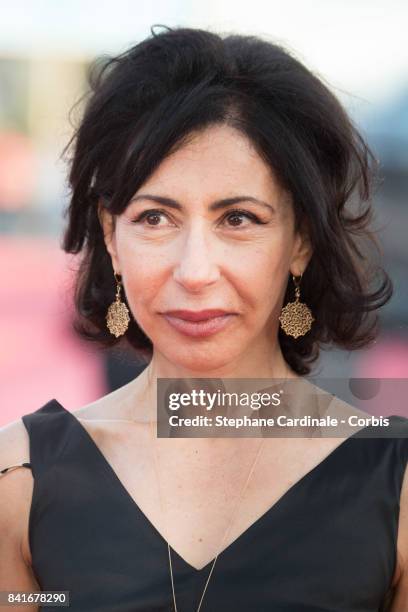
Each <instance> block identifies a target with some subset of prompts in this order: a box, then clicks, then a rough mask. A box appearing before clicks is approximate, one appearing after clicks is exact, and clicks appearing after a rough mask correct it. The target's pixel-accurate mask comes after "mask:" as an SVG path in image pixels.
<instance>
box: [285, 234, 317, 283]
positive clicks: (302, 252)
mask: <svg viewBox="0 0 408 612" xmlns="http://www.w3.org/2000/svg"><path fill="white" fill-rule="evenodd" d="M312 254H313V248H312V244H311V241H310V235H309V230H308V226H307V224H306V223H305V222H304V223H302V225H301V227H300V229H298V230H297V232H296V235H295V241H294V245H293V251H292V259H291V262H290V272H291V274H293V275H294V276H300V275H301V274H303V273H304V271H305V270H306V268H307V266H308V264H309V261H310V259H311V257H312Z"/></svg>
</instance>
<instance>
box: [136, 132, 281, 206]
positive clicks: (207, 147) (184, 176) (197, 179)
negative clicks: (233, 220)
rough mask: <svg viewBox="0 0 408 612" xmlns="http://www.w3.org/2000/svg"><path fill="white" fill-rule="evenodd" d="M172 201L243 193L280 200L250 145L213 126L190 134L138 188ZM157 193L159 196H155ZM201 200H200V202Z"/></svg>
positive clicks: (272, 180) (266, 166) (268, 170)
mask: <svg viewBox="0 0 408 612" xmlns="http://www.w3.org/2000/svg"><path fill="white" fill-rule="evenodd" d="M147 188H149V191H152V190H154V191H155V192H157V193H158V194H159V195H166V193H164V192H165V191H166V192H167V191H169V190H171V192H172V197H175V198H177V199H178V198H180V199H183V200H184V199H185V200H187V201H188V199H189V197H190V196H194V198H195V199H197V196H198V197H199V199H200V200H201V199H202V201H203V204H204V203H205V201H204V200H205V199H206V198H207V197H208V198H210V199H215V198H216V197H220V196H221V195H222V196H234V195H236V194H237V193H241V192H242V193H247V194H248V195H251V196H253V197H258V198H263V199H265V198H272V199H273V200H274V201H275V202H276V200H277V199H279V198H280V197H281V196H282V192H283V190H282V188H281V186H280V185H279V183H278V181H277V179H276V177H275V176H274V173H273V170H272V168H271V167H270V166H269V164H267V163H266V162H265V161H264V160H263V159H262V158H261V157H260V156H259V154H258V153H257V151H256V150H255V148H254V146H253V145H252V143H251V141H250V140H249V139H248V138H247V137H246V136H245V135H244V134H242V133H241V132H239V131H238V130H236V129H234V128H232V127H230V126H227V125H215V126H211V127H209V128H207V129H205V130H204V131H202V132H199V133H196V134H192V135H190V136H189V137H188V140H187V141H186V142H185V143H184V144H183V145H181V146H180V148H178V149H177V150H176V151H174V152H173V153H171V154H170V155H169V156H168V157H166V158H165V159H164V160H163V161H162V162H161V163H160V165H159V166H158V168H157V169H156V170H155V172H154V173H153V174H152V175H151V176H150V177H149V178H148V180H147V181H146V182H145V183H144V184H143V186H142V187H141V188H140V191H146V189H147ZM159 192H160V193H159ZM201 196H202V198H201Z"/></svg>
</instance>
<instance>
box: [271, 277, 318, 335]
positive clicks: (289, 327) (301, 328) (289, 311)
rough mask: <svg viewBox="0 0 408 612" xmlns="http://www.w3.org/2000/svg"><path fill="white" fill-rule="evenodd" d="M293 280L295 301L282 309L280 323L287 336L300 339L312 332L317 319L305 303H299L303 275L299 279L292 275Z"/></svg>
mask: <svg viewBox="0 0 408 612" xmlns="http://www.w3.org/2000/svg"><path fill="white" fill-rule="evenodd" d="M292 279H293V282H294V285H295V296H296V297H295V301H294V302H288V303H287V304H286V306H284V308H282V312H281V315H280V317H279V321H280V324H281V328H282V329H283V331H284V332H285V334H287V335H288V336H293V337H294V338H299V336H304V335H305V334H306V333H307V332H308V331H309V330H310V328H311V327H312V323H313V321H314V320H315V319H314V317H313V315H312V312H311V310H310V308H309V307H308V306H307V305H306V304H305V303H304V302H300V301H299V300H300V281H301V280H302V274H301V275H300V277H299V278H296V277H295V276H294V275H293V274H292Z"/></svg>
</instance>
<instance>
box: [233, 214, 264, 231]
mask: <svg viewBox="0 0 408 612" xmlns="http://www.w3.org/2000/svg"><path fill="white" fill-rule="evenodd" d="M243 217H245V218H246V219H249V220H250V221H252V223H258V224H264V223H265V222H264V221H261V220H260V219H259V217H257V216H256V215H255V214H253V213H250V212H248V211H247V210H239V209H236V210H231V211H229V212H228V214H226V215H225V217H224V220H225V219H228V220H230V221H232V223H231V224H230V227H237V228H238V229H239V228H241V227H246V226H247V224H243V223H242V222H241V221H242V218H243Z"/></svg>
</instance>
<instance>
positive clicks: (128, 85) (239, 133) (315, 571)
mask: <svg viewBox="0 0 408 612" xmlns="http://www.w3.org/2000/svg"><path fill="white" fill-rule="evenodd" d="M95 68H96V70H95V72H94V73H93V74H92V78H91V81H90V82H91V85H92V89H91V95H90V98H89V100H88V102H87V105H86V107H85V112H84V115H83V118H82V120H81V124H80V126H79V129H78V131H77V133H76V135H75V139H74V141H73V144H74V150H73V156H72V159H71V170H70V176H69V181H70V186H71V188H72V196H71V200H70V205H69V208H68V210H67V215H68V226H67V229H66V233H65V237H64V245H63V248H64V250H65V251H66V252H69V253H82V255H83V256H82V259H81V264H80V268H79V270H78V275H77V286H76V297H75V299H76V307H77V312H78V319H77V321H76V324H75V328H76V330H77V331H78V332H79V333H80V334H81V335H82V336H83V337H85V338H87V339H89V340H92V341H97V342H98V343H100V344H101V345H104V346H112V345H114V344H117V343H119V342H122V341H127V342H128V344H129V345H130V346H131V347H132V348H133V349H134V350H135V351H136V352H137V354H143V355H145V356H146V358H147V361H148V366H147V367H146V369H145V370H144V371H143V372H142V373H141V374H140V375H139V376H137V377H136V378H135V379H134V380H132V381H131V382H130V383H128V384H126V385H125V386H123V387H121V388H120V389H118V390H117V391H114V392H113V393H109V394H108V395H106V396H105V397H102V398H101V399H99V400H97V401H96V402H92V403H91V404H89V405H87V406H84V407H82V408H80V409H78V410H75V411H74V413H70V412H69V411H68V410H66V409H65V408H64V407H63V406H62V405H61V404H59V402H58V401H57V400H55V399H52V400H50V401H49V402H48V403H47V404H45V405H44V406H42V407H41V408H39V409H38V410H37V411H35V412H33V413H30V414H27V415H24V417H23V418H22V420H18V421H16V422H14V423H12V424H10V425H9V426H7V427H6V428H3V430H2V432H1V441H2V444H1V448H2V450H1V456H0V458H1V466H4V468H3V473H4V476H3V478H2V479H1V480H0V484H1V489H2V499H3V500H4V499H5V500H6V501H5V502H4V501H3V504H2V507H1V514H0V519H1V520H0V529H1V535H2V538H1V544H0V547H1V565H2V569H1V573H0V586H1V589H0V590H6V589H8V590H11V589H14V590H16V589H19V590H25V591H30V590H31V591H32V590H35V589H39V588H41V589H42V590H48V591H69V595H70V606H71V609H72V610H75V611H78V612H79V611H80V610H81V611H85V610H86V611H87V612H90V611H93V610H98V611H101V610H109V611H114V610H115V611H116V610H117V611H118V612H119V611H121V612H125V611H131V610H132V611H136V610H143V611H147V610H152V611H153V610H155V611H156V610H200V609H201V610H202V611H204V610H208V611H209V610H212V611H218V610H234V611H238V610H245V611H249V610H251V611H253V610H256V611H266V610H268V611H269V610H274V611H289V610H290V611H293V612H295V611H296V612H300V610H305V611H306V610H308V611H312V610H313V611H317V610H321V611H323V610H325V611H328V610H330V611H332V612H333V611H334V610H336V611H340V610H341V611H345V610H347V611H348V612H352V611H357V610H359V611H360V610H365V611H367V612H368V611H370V612H374V610H376V611H377V610H380V609H383V610H385V609H387V608H388V609H391V610H393V611H394V612H395V611H397V612H399V611H401V612H402V610H406V609H408V577H407V575H408V568H407V567H406V564H407V561H406V559H407V558H408V483H406V479H404V474H405V467H406V463H407V458H408V441H407V440H406V436H407V431H408V421H407V419H403V418H402V417H397V416H393V417H391V419H390V421H391V427H390V430H391V434H392V435H391V438H390V437H389V438H384V437H382V438H373V437H370V438H369V439H367V440H362V439H353V438H355V436H354V435H352V436H348V437H347V438H346V439H338V438H314V439H311V438H297V439H294V438H293V437H292V438H286V437H280V438H278V437H270V438H268V439H265V438H264V439H262V440H261V441H260V440H259V438H258V437H255V436H252V437H238V438H235V439H234V438H233V437H231V436H230V437H222V438H221V437H218V438H217V437H202V438H198V439H197V438H193V437H179V438H178V439H169V438H167V439H166V438H160V437H156V436H155V432H154V425H153V424H154V422H155V416H154V415H155V402H156V383H157V379H159V378H160V379H162V378H171V379H174V378H176V379H180V378H183V379H190V378H193V379H196V378H209V379H213V378H217V379H220V378H222V379H224V380H227V379H230V378H237V379H243V378H250V379H254V378H267V379H275V378H278V379H284V380H287V381H288V382H294V383H296V381H298V382H300V381H302V380H303V379H304V376H305V375H307V374H309V373H310V371H311V364H312V363H313V362H314V361H315V360H316V359H317V357H318V354H319V347H320V346H321V345H322V344H323V343H324V344H335V345H338V346H340V347H344V348H347V349H356V348H361V347H363V346H365V345H368V344H369V343H371V342H372V341H373V339H374V338H375V336H376V332H377V327H376V311H377V310H378V309H379V308H380V307H381V306H382V305H383V304H384V303H385V302H386V301H387V300H388V299H389V297H390V295H391V285H390V281H389V279H388V277H387V275H386V274H385V273H384V272H383V271H382V270H381V269H380V268H378V269H376V270H373V266H372V265H371V267H370V266H369V265H367V264H368V262H367V259H365V255H364V252H363V248H362V241H361V239H362V238H366V237H370V234H369V230H368V222H369V221H370V216H371V203H370V196H371V179H372V172H373V158H372V156H371V154H370V151H369V149H368V147H367V146H366V144H365V142H364V141H363V139H362V138H361V136H360V135H359V133H358V132H357V130H356V129H355V128H354V126H353V125H352V123H351V121H350V119H349V118H348V117H347V115H346V113H345V111H344V110H343V108H342V107H341V105H340V103H339V102H338V100H337V99H336V98H335V97H334V96H333V94H331V93H330V92H329V90H328V89H327V88H326V86H325V85H324V84H323V83H322V82H321V81H320V80H319V79H318V78H317V77H316V76H314V75H313V74H312V73H311V72H310V71H309V70H307V69H306V68H305V67H304V66H303V65H302V64H301V63H299V62H298V61H297V60H296V59H294V58H293V57H291V56H290V54H289V53H288V52H287V51H285V50H284V49H282V48H281V47H279V46H277V45H274V44H271V43H270V42H266V41H264V40H261V39H259V38H256V37H254V36H239V35H231V36H225V37H221V36H218V35H216V34H214V33H211V32H207V31H204V30H198V29H190V28H178V29H174V30H172V29H169V28H167V29H164V30H163V31H161V32H156V31H154V30H153V31H152V36H151V37H149V38H148V39H146V40H144V41H142V42H141V43H140V44H138V45H136V46H135V47H133V48H131V49H129V50H128V51H126V52H125V53H123V54H122V55H120V56H118V57H115V58H112V59H111V60H110V61H108V62H107V63H106V64H104V65H103V66H102V67H101V69H99V68H98V66H96V67H95ZM369 263H370V264H371V262H369ZM285 306H287V307H288V308H287V309H286V310H284V308H285ZM203 321H204V322H203ZM19 465H20V466H24V467H26V468H28V469H25V470H21V469H20V470H19V469H10V468H11V467H12V466H19ZM6 474H7V477H5V475H6ZM399 504H401V512H399ZM391 599H393V603H391ZM390 606H391V607H390ZM17 609H19V608H18V606H17ZM21 609H23V606H22V607H21ZM27 609H30V608H27V606H24V610H27ZM31 609H32V610H37V609H38V604H37V605H35V606H33V607H32V608H31ZM51 609H54V608H53V606H52V605H51ZM55 609H56V606H55Z"/></svg>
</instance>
